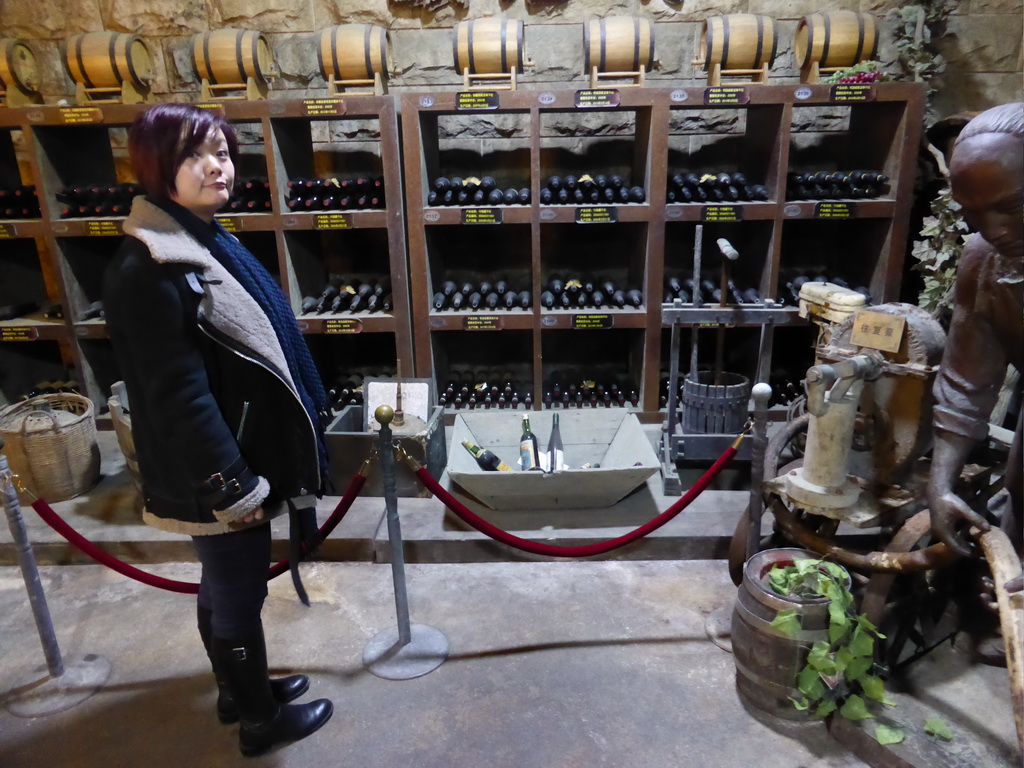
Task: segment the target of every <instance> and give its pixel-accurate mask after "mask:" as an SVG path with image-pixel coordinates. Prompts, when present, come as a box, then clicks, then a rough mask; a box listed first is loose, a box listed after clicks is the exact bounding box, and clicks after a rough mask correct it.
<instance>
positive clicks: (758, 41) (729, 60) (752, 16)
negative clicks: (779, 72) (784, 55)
mask: <svg viewBox="0 0 1024 768" xmlns="http://www.w3.org/2000/svg"><path fill="white" fill-rule="evenodd" d="M778 48H779V30H778V28H777V27H776V26H775V19H773V18H772V17H771V16H764V15H762V14H758V13H730V14H726V15H725V16H712V17H711V18H709V19H705V21H704V27H703V29H702V30H701V33H700V46H699V48H698V50H700V51H703V54H704V70H705V71H709V70H710V69H711V68H712V67H713V66H714V65H715V64H721V65H722V69H723V70H725V69H760V68H761V67H762V65H764V64H767V65H768V66H771V65H772V63H773V62H774V61H775V54H776V52H777V51H778Z"/></svg>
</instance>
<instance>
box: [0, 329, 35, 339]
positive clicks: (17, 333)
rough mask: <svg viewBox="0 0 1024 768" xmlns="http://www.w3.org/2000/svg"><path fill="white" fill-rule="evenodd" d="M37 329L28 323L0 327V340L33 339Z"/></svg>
mask: <svg viewBox="0 0 1024 768" xmlns="http://www.w3.org/2000/svg"><path fill="white" fill-rule="evenodd" d="M38 338H39V329H37V328H33V327H32V326H30V325H8V326H3V327H0V341H35V340H36V339H38Z"/></svg>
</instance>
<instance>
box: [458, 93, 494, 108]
mask: <svg viewBox="0 0 1024 768" xmlns="http://www.w3.org/2000/svg"><path fill="white" fill-rule="evenodd" d="M499 106H501V97H500V96H499V95H498V92H497V91H459V92H458V93H456V94H455V108H456V109H459V110H466V109H497V108H498V107H499Z"/></svg>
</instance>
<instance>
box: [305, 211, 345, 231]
mask: <svg viewBox="0 0 1024 768" xmlns="http://www.w3.org/2000/svg"><path fill="white" fill-rule="evenodd" d="M351 228H352V214H350V213H318V214H316V215H315V216H314V217H313V229H351Z"/></svg>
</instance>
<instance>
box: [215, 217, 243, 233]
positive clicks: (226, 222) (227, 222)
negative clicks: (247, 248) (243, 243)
mask: <svg viewBox="0 0 1024 768" xmlns="http://www.w3.org/2000/svg"><path fill="white" fill-rule="evenodd" d="M217 223H218V224H220V225H221V226H222V227H224V229H225V230H226V231H228V232H241V231H242V222H241V221H239V220H238V219H236V218H234V217H231V216H223V217H222V216H218V217H217Z"/></svg>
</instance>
